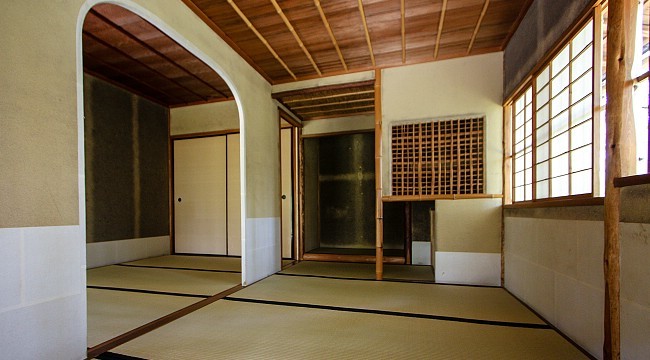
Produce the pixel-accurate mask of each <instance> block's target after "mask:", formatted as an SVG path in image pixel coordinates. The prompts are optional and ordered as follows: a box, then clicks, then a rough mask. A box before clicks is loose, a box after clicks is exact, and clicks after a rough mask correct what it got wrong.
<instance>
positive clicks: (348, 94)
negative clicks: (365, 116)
mask: <svg viewBox="0 0 650 360" xmlns="http://www.w3.org/2000/svg"><path fill="white" fill-rule="evenodd" d="M374 93H375V91H374V90H364V91H352V92H345V93H340V94H332V95H322V96H314V97H310V98H307V99H292V100H285V101H284V102H285V103H287V104H293V103H295V102H301V101H316V100H325V99H336V98H340V97H346V96H353V95H368V94H374ZM371 98H373V96H370V97H368V99H371Z"/></svg>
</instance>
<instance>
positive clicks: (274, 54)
mask: <svg viewBox="0 0 650 360" xmlns="http://www.w3.org/2000/svg"><path fill="white" fill-rule="evenodd" d="M228 4H230V6H231V7H232V8H233V10H235V12H236V13H237V15H239V17H240V18H241V19H242V20H243V21H244V23H246V26H248V28H249V29H251V31H252V32H253V33H255V35H256V36H257V38H258V39H260V41H261V42H262V44H264V46H266V48H267V49H268V50H269V51H270V52H271V54H272V55H273V57H274V58H275V59H276V60H277V61H278V62H279V63H280V64H281V65H282V67H284V69H285V70H286V71H287V72H288V73H289V75H291V77H292V78H293V79H294V80H298V78H297V77H296V74H294V73H293V71H291V69H289V66H287V64H286V63H285V62H284V61H283V60H282V58H280V55H278V53H277V52H275V50H273V48H272V47H271V44H269V42H268V41H267V40H266V38H265V37H264V36H262V34H260V32H259V31H257V29H256V28H255V26H253V24H252V23H251V22H250V20H248V17H246V15H244V13H243V12H242V11H241V9H240V8H239V6H237V4H235V2H234V1H233V0H228Z"/></svg>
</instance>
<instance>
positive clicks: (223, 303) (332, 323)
mask: <svg viewBox="0 0 650 360" xmlns="http://www.w3.org/2000/svg"><path fill="white" fill-rule="evenodd" d="M112 352H114V353H118V354H124V355H129V356H135V357H141V358H147V359H159V360H160V359H162V360H164V359H185V360H193V359H397V358H401V359H545V360H548V359H563V360H567V359H584V358H585V356H584V355H583V354H582V353H580V352H579V351H578V350H577V349H576V348H575V347H574V346H572V345H571V344H569V343H568V342H567V341H566V340H564V339H563V338H562V337H561V336H560V335H559V334H557V333H556V332H555V331H553V330H550V329H524V328H514V327H502V326H491V325H480V324H468V323H459V322H452V321H440V320H430V319H413V318H404V317H398V316H387V315H376V314H365V313H350V312H342V311H334V310H322V309H305V308H296V307H288V306H278V305H266V304H250V303H241V302H235V301H229V300H220V301H217V302H216V303H213V304H211V305H209V306H207V307H205V308H202V309H200V310H198V311H196V312H194V313H191V314H189V315H187V316H185V317H183V318H181V319H178V320H176V321H174V322H172V323H170V324H168V325H165V326H163V327H161V328H158V329H156V330H154V331H152V332H150V333H148V334H146V335H143V336H141V337H139V338H137V339H135V340H132V341H130V342H128V343H126V344H124V345H122V346H120V347H118V348H116V349H113V350H112Z"/></svg>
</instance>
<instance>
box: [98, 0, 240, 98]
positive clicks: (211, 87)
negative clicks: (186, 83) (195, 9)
mask: <svg viewBox="0 0 650 360" xmlns="http://www.w3.org/2000/svg"><path fill="white" fill-rule="evenodd" d="M90 12H91V13H92V14H93V15H94V16H96V17H97V18H98V19H99V20H101V21H102V22H104V23H105V24H107V25H109V26H110V27H111V28H113V29H115V30H117V31H119V32H120V33H121V34H122V35H124V36H126V37H128V38H129V39H131V40H133V41H135V42H136V43H137V44H138V45H140V46H142V47H143V48H145V49H147V50H149V51H151V52H152V53H154V54H156V55H157V56H159V57H161V58H162V59H164V60H165V61H166V62H168V63H169V64H171V65H172V66H174V67H176V68H177V69H179V70H181V71H182V72H184V73H185V74H187V75H189V76H190V77H193V78H194V79H196V80H198V81H199V82H200V83H202V84H204V85H205V86H207V87H209V88H210V89H212V90H214V91H216V92H217V93H219V95H221V96H222V97H224V98H227V97H228V95H226V94H225V93H224V92H223V91H221V90H219V89H217V88H216V87H214V86H212V84H210V83H208V82H206V81H205V80H203V79H201V78H200V77H198V76H196V74H194V73H193V72H191V71H189V70H187V69H186V68H185V67H183V66H181V65H180V64H178V63H177V62H176V61H174V60H172V59H170V58H169V57H168V56H167V55H165V54H163V53H161V52H160V51H158V50H156V49H154V48H153V47H152V46H151V45H149V44H147V43H145V42H144V41H142V40H140V39H139V38H138V37H136V36H135V35H133V34H132V33H130V32H128V31H126V30H125V29H124V28H122V27H121V26H119V25H117V24H116V23H115V22H113V21H112V20H110V19H108V18H107V17H105V16H104V15H102V14H100V13H99V12H97V10H95V9H90ZM163 35H164V33H163ZM165 36H166V35H165ZM170 40H171V39H170ZM172 41H173V40H172ZM183 49H185V48H183ZM186 51H187V50H186ZM203 64H205V63H203ZM206 66H207V65H206Z"/></svg>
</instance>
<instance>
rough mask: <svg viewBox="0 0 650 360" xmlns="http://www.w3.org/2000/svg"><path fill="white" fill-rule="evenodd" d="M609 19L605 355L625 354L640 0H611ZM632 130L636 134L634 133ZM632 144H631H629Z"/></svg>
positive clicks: (613, 356)
mask: <svg viewBox="0 0 650 360" xmlns="http://www.w3.org/2000/svg"><path fill="white" fill-rule="evenodd" d="M608 7H609V10H608V12H609V14H608V24H607V115H606V128H607V136H606V164H605V251H604V271H605V319H604V320H605V339H604V344H603V357H604V358H605V359H620V357H621V340H620V323H621V319H620V315H621V314H620V312H621V303H620V239H619V218H620V205H621V204H620V189H617V188H615V187H614V179H615V178H617V177H620V176H624V175H630V174H632V173H633V171H634V169H633V167H634V155H631V153H632V152H633V150H634V147H632V150H630V149H629V147H628V143H629V141H628V142H625V141H621V140H622V139H630V138H631V139H633V138H634V137H633V136H634V120H633V118H632V116H633V114H632V79H631V68H632V60H633V58H634V33H635V24H636V10H637V2H636V1H629V0H610V1H609V6H608ZM630 131H631V133H632V137H629V134H630ZM626 147H628V148H626Z"/></svg>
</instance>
